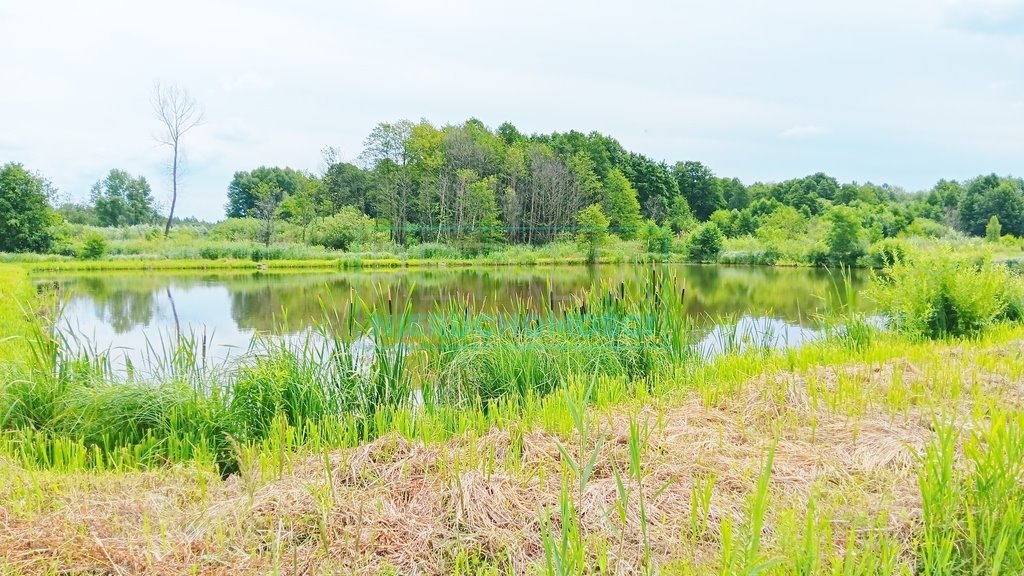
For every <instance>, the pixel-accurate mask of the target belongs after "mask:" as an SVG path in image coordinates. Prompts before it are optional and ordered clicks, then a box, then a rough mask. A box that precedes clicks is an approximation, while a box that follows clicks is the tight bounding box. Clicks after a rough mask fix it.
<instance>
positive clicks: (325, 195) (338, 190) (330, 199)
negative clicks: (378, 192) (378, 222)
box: [317, 162, 373, 214]
mask: <svg viewBox="0 0 1024 576" xmlns="http://www.w3.org/2000/svg"><path fill="white" fill-rule="evenodd" d="M322 180H323V182H322V184H321V186H320V188H319V189H318V194H319V196H318V202H317V204H318V206H317V208H318V211H319V212H321V213H323V214H333V213H335V212H337V211H338V210H340V209H341V207H342V206H354V207H355V208H357V209H358V210H360V211H362V212H364V213H366V214H372V212H371V211H372V209H373V207H372V204H371V202H370V200H371V197H372V194H373V174H372V173H370V172H367V171H366V170H363V169H362V168H360V167H358V166H356V165H355V164H349V163H347V162H335V163H333V164H331V165H330V166H329V167H328V168H327V171H326V172H325V173H324V175H323V178H322Z"/></svg>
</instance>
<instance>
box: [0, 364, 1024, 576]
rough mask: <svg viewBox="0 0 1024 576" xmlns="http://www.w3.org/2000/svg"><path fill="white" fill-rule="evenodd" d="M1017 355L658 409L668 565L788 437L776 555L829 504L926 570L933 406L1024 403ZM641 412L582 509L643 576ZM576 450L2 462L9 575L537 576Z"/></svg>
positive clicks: (548, 445)
mask: <svg viewBox="0 0 1024 576" xmlns="http://www.w3.org/2000/svg"><path fill="white" fill-rule="evenodd" d="M1000 354H1012V355H1017V356H1019V354H1020V346H1019V345H1018V344H1014V345H1013V346H1011V347H1009V348H1006V349H1003V348H993V349H989V350H986V351H985V355H986V358H987V360H986V359H985V358H982V359H979V358H978V357H977V354H976V352H975V353H970V354H967V353H965V352H964V351H963V350H959V349H956V348H951V349H948V350H945V351H944V353H943V354H936V355H934V361H933V362H929V363H927V364H922V363H917V364H915V363H912V362H911V361H910V360H906V359H901V360H895V361H888V362H882V363H878V364H874V365H871V364H850V365H841V366H836V367H818V368H812V369H810V370H807V371H804V372H801V373H778V374H773V375H768V376H755V377H752V378H750V379H749V380H748V381H747V382H746V383H745V384H744V385H742V386H740V387H739V389H738V390H735V393H733V394H729V395H725V396H721V397H719V398H718V399H716V400H714V401H712V402H708V401H706V400H701V399H700V398H699V395H698V394H691V395H689V396H687V397H685V398H684V399H682V400H678V401H675V402H673V403H672V404H671V405H665V406H658V407H652V406H648V407H645V408H643V409H641V411H640V416H639V417H640V419H641V420H642V421H646V422H649V423H650V425H651V436H650V438H649V441H648V442H647V444H646V448H645V453H644V455H643V456H644V462H645V470H646V476H645V477H644V478H645V479H644V486H643V488H644V492H645V494H648V495H649V499H648V501H647V511H646V512H647V517H648V528H649V534H650V541H649V544H650V551H651V553H652V555H653V557H654V559H655V560H656V562H657V564H658V565H661V566H669V567H671V566H676V567H679V569H680V570H681V571H684V572H685V571H690V570H695V571H704V570H710V569H712V568H713V563H714V562H715V558H716V555H717V554H718V550H719V548H720V545H721V542H720V536H721V534H720V531H719V528H720V526H721V525H722V522H723V520H724V519H727V518H732V519H734V520H735V521H736V522H739V520H740V518H741V517H742V516H743V514H744V511H745V509H746V507H747V505H748V502H749V500H750V497H751V494H752V492H753V491H754V489H755V485H756V482H757V477H758V473H759V469H760V467H761V466H762V463H763V458H764V454H765V453H766V451H767V450H768V448H769V446H770V445H771V444H772V443H773V441H775V440H776V439H777V446H776V452H775V460H774V466H773V472H772V476H771V484H770V493H771V506H770V507H769V510H768V514H767V518H766V524H765V525H766V527H767V528H766V531H765V542H766V545H767V546H768V547H769V548H770V547H772V546H778V545H779V543H778V542H777V540H776V538H775V527H776V526H777V525H778V524H779V522H782V521H783V517H784V516H785V515H786V514H787V512H792V511H794V510H796V511H799V510H803V509H804V508H805V507H806V505H807V501H808V499H809V498H810V497H811V495H812V494H814V495H815V498H816V502H817V506H818V507H819V508H820V509H823V510H825V511H827V515H826V516H827V517H828V518H830V519H831V522H832V523H833V524H834V530H835V531H836V532H842V531H843V530H845V528H846V527H856V526H862V525H866V524H870V525H872V526H874V528H875V529H878V528H881V529H883V530H885V532H886V533H888V534H889V535H890V536H892V537H893V538H894V539H895V540H896V541H897V542H898V543H899V545H900V549H901V551H902V557H903V561H904V563H905V565H909V566H912V562H913V558H912V555H913V539H914V537H915V535H916V533H917V529H918V526H919V523H920V515H921V510H920V494H919V491H918V486H917V483H916V482H917V463H918V460H917V456H918V454H920V453H921V451H922V450H923V449H924V447H925V446H926V445H927V444H928V443H929V442H930V440H931V439H932V438H933V432H932V430H931V423H932V421H933V420H932V419H933V418H934V417H935V414H936V413H937V411H938V412H944V411H949V410H952V412H951V413H950V414H949V415H950V416H952V417H954V418H957V419H958V420H959V419H960V417H961V416H962V417H963V418H964V420H963V421H965V422H966V421H968V416H967V415H968V414H969V413H970V412H971V411H972V410H973V409H974V408H973V407H972V406H971V402H970V401H966V400H964V399H969V398H978V399H979V400H978V402H981V401H982V400H980V399H981V398H988V399H991V398H999V399H1001V400H1002V401H1006V402H1020V401H1021V398H1024V394H1022V391H1024V384H1022V380H1021V378H1020V376H1019V374H1014V373H1012V371H1010V370H1008V369H1007V370H1002V371H1000V370H999V369H998V368H997V367H996V363H997V362H998V359H999V358H1000ZM1017 356H1014V357H1015V358H1016V357H1017ZM965 390H966V392H964V391H965ZM972 391H973V392H972ZM961 400H964V401H961ZM635 416H636V413H635V411H632V412H631V409H630V408H628V407H620V408H618V409H616V410H613V411H610V412H604V413H600V414H595V415H594V418H595V426H596V430H597V432H596V433H595V436H594V437H600V438H601V439H602V440H603V442H604V443H603V445H602V449H601V452H600V456H599V458H598V460H597V463H596V466H595V472H594V476H593V478H592V479H591V481H590V482H589V483H588V484H587V486H586V489H585V492H584V493H583V494H582V498H581V500H580V501H579V502H578V503H577V509H578V511H579V517H580V522H581V525H582V528H583V531H584V533H585V534H586V535H587V538H589V539H591V541H593V542H594V543H596V544H598V545H600V544H602V543H603V544H605V545H607V546H608V547H609V548H611V553H610V554H611V555H612V556H613V557H615V558H617V559H618V560H620V561H621V562H622V565H623V566H625V567H626V569H625V572H629V571H630V568H629V567H633V566H637V565H639V559H640V557H641V554H642V553H643V543H642V539H641V531H640V523H641V521H640V514H639V511H638V509H637V507H636V501H635V500H634V501H632V502H631V504H630V506H629V508H628V509H627V510H626V515H625V518H626V520H625V522H624V523H623V522H622V521H621V519H620V517H619V516H618V515H617V514H613V513H612V511H613V510H614V509H615V506H616V502H617V500H618V492H617V486H616V481H615V477H614V470H615V469H616V468H618V469H622V467H624V466H628V464H627V461H628V440H629V421H630V418H631V417H635ZM560 441H561V442H565V443H566V444H567V445H568V449H569V450H570V451H572V450H575V449H576V448H577V447H575V446H574V445H573V443H572V441H571V440H567V439H565V438H559V437H557V436H555V435H553V434H551V433H548V432H544V431H526V432H522V433H520V432H519V431H516V430H514V429H512V430H492V431H491V432H489V433H488V434H486V435H484V436H481V437H460V438H456V439H454V440H451V441H448V442H446V443H441V444H431V445H423V444H417V443H410V442H408V441H406V440H405V439H403V438H401V437H398V436H388V437H385V438H382V439H379V440H377V441H375V442H373V443H371V444H368V445H365V446H362V447H360V448H357V449H352V450H344V451H333V452H330V453H327V454H308V455H302V456H299V455H296V456H295V457H294V458H293V459H292V461H291V462H290V463H289V466H288V468H287V469H286V470H285V471H284V472H283V473H282V474H274V473H263V472H262V471H260V470H257V469H256V467H255V466H251V467H250V468H251V469H248V470H244V471H243V474H242V475H240V476H234V477H232V478H230V479H229V480H228V481H224V482H222V481H220V480H219V478H218V477H217V476H216V475H215V474H214V473H213V472H212V471H205V470H195V469H190V468H184V467H179V468H173V469H168V470H162V471H158V472H146V473H143V472H132V473H117V474H115V473H97V474H85V473H83V474H55V473H50V472H38V471H28V470H24V469H21V468H18V467H16V466H13V465H11V464H10V463H3V462H0V478H2V479H3V483H2V484H0V560H2V562H3V564H0V566H4V567H5V568H6V569H8V570H10V571H13V572H15V573H24V574H37V573H46V572H48V571H49V572H59V573H82V572H84V573H103V574H141V573H145V574H182V573H193V572H194V573H201V574H228V573H230V574H257V573H267V572H274V571H278V572H281V573H289V574H291V573H294V574H318V573H338V572H341V573H375V572H386V571H392V572H396V573H401V574H443V573H450V572H452V571H453V566H455V565H456V564H457V563H458V562H459V561H460V559H461V560H462V561H465V560H466V559H471V560H472V559H475V560H483V561H486V562H487V563H488V564H494V565H497V566H500V567H503V568H505V569H508V570H511V571H512V572H514V573H526V572H530V571H531V569H533V568H536V567H537V566H538V564H539V563H540V562H541V561H542V559H543V548H542V541H541V525H540V522H541V521H540V518H541V514H540V512H541V511H542V510H543V509H545V508H548V509H550V510H552V513H556V512H557V506H556V503H557V500H558V496H559V490H560V488H561V478H562V471H563V467H564V463H563V462H562V458H561V455H560V452H559V450H558V447H557V443H558V442H560ZM243 468H244V467H243ZM709 479H713V483H714V495H713V498H712V499H711V505H710V508H709V510H708V519H709V522H708V529H707V531H706V532H705V533H702V534H700V535H699V537H696V538H693V537H690V536H689V534H690V526H691V524H690V522H691V510H692V503H691V496H692V494H693V492H694V490H695V487H696V486H697V485H698V483H699V482H706V481H709ZM879 523H880V525H879ZM854 533H856V532H854ZM837 542H838V544H837V545H838V546H842V545H843V542H842V539H841V538H840V539H838V540H837Z"/></svg>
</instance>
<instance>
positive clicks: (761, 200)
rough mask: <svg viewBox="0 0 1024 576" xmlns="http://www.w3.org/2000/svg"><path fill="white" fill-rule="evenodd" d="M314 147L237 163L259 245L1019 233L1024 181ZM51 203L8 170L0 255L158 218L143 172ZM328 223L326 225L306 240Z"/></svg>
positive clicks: (591, 145) (373, 139)
mask: <svg viewBox="0 0 1024 576" xmlns="http://www.w3.org/2000/svg"><path fill="white" fill-rule="evenodd" d="M172 146H173V144H172ZM323 155H324V160H325V162H324V164H325V168H324V169H323V170H322V171H321V172H320V173H318V174H313V173H309V172H303V171H300V170H295V169H292V168H288V167H274V166H263V167H258V168H255V169H251V170H242V171H238V172H236V173H235V174H234V176H233V178H232V179H231V182H230V183H229V184H228V190H227V191H228V202H227V205H226V207H225V215H226V216H227V217H228V218H251V219H255V220H256V221H258V222H259V223H260V226H259V238H260V239H261V240H263V241H265V242H267V243H269V242H270V241H271V240H272V238H273V237H274V227H275V225H277V224H278V223H281V222H286V223H288V224H289V225H292V226H298V227H300V228H301V229H302V231H303V232H302V238H303V240H308V241H309V242H317V243H322V244H330V245H331V247H335V248H346V247H347V245H348V244H351V242H352V241H353V239H354V236H353V235H352V233H351V229H356V228H367V229H370V228H372V229H373V230H376V231H383V232H384V234H385V235H386V236H388V237H389V239H390V240H391V241H393V242H394V243H396V244H399V245H409V244H414V243H422V242H437V243H453V244H464V245H475V246H488V245H499V244H533V245H537V244H544V243H547V242H550V241H551V240H553V239H555V238H556V237H557V236H558V235H559V234H563V233H565V232H566V231H573V230H577V229H579V228H580V227H581V221H580V218H581V214H584V218H585V220H586V221H587V222H590V223H591V224H592V223H593V222H598V223H600V222H601V221H602V220H601V218H605V219H607V227H608V229H609V231H611V232H612V233H614V234H616V235H617V236H619V237H621V238H623V239H627V240H628V239H633V238H636V237H637V236H638V235H641V234H649V233H650V231H651V230H652V229H657V230H658V232H659V233H661V234H664V235H673V234H675V235H678V234H680V233H684V232H689V231H691V230H692V229H694V228H695V227H696V226H698V225H701V224H702V223H708V224H709V225H712V224H713V226H714V227H715V228H717V229H718V230H719V231H720V232H721V233H722V234H723V235H724V236H727V237H742V236H750V235H759V236H765V235H766V234H767V235H768V236H771V234H781V235H783V236H790V237H791V236H793V235H794V234H798V233H800V231H802V230H805V229H806V228H807V226H808V225H809V223H811V222H814V221H815V220H821V219H826V220H828V221H829V222H831V223H832V224H833V226H838V224H836V223H837V222H846V223H848V224H849V225H851V226H854V227H856V228H859V229H861V230H865V231H867V233H868V234H869V235H870V236H871V238H872V239H879V238H887V237H894V236H897V235H899V234H901V233H905V232H907V231H908V230H909V231H912V232H914V233H919V234H924V235H929V234H933V233H934V234H936V235H937V234H938V232H936V230H938V229H943V230H946V229H954V230H958V231H960V232H962V233H964V234H967V235H973V236H983V235H985V234H986V233H989V234H991V231H992V228H991V223H992V221H993V220H995V221H996V222H997V223H998V225H999V233H1001V234H1011V235H1014V236H1021V235H1024V184H1022V181H1021V179H1020V178H1014V177H1004V176H998V175H995V174H991V175H983V176H979V177H977V178H973V179H971V180H968V181H965V182H957V181H953V180H941V181H939V182H938V183H937V184H936V185H935V186H934V187H933V188H932V189H931V190H928V191H923V192H916V193H908V192H906V191H904V190H902V189H900V188H896V187H893V186H889V185H875V184H871V183H866V184H859V183H856V182H851V183H840V182H839V181H838V180H837V179H836V178H834V177H832V176H829V175H827V174H823V173H817V174H812V175H809V176H806V177H802V178H795V179H791V180H787V181H783V182H774V183H763V182H756V183H752V184H749V185H747V184H744V183H743V182H741V181H740V180H739V179H737V178H730V177H721V176H718V175H716V174H715V173H714V172H713V171H712V170H711V169H710V168H709V167H708V166H705V165H704V164H702V163H701V162H698V161H680V162H675V163H674V164H671V165H670V164H668V163H666V162H664V161H658V160H655V159H652V158H649V157H647V156H645V155H643V154H640V153H637V152H632V151H628V150H626V149H625V148H624V147H623V146H622V145H621V144H620V143H619V142H618V141H617V140H615V139H614V138H612V137H610V136H607V135H604V134H600V133H597V132H591V133H589V134H584V133H582V132H577V131H570V132H565V133H559V132H554V133H550V134H532V135H526V134H523V133H522V132H520V131H519V130H518V129H517V128H516V127H515V126H513V125H512V124H510V123H504V124H502V125H500V126H498V127H497V129H490V128H488V127H487V126H485V125H484V124H483V123H482V122H480V121H479V120H476V119H470V120H467V121H466V122H463V123H461V124H453V125H446V126H435V125H433V124H431V123H429V122H426V121H421V122H418V123H413V122H410V121H405V120H403V121H399V122H393V123H381V124H378V125H377V126H376V127H375V128H374V129H373V130H372V131H371V133H370V134H369V135H368V136H367V138H366V140H365V142H364V146H363V150H362V152H361V153H360V154H359V156H358V158H357V159H356V160H355V161H354V162H345V161H341V160H339V159H338V154H337V152H336V151H335V150H333V149H330V148H328V149H325V150H324V154H323ZM52 203H53V194H52V189H51V187H50V186H49V185H48V184H47V183H46V181H45V179H44V178H42V177H40V176H39V175H35V174H32V173H30V172H29V171H27V170H26V169H25V168H23V167H22V166H21V165H19V164H14V163H9V164H7V165H6V166H4V167H3V169H2V171H0V236H2V238H0V250H3V251H46V250H47V249H48V248H49V246H50V240H52V234H50V233H49V232H48V230H50V229H52V228H53V226H54V225H55V224H58V223H60V222H62V221H63V222H70V223H75V224H88V225H94V226H132V225H137V224H149V223H155V222H156V221H157V220H158V219H159V218H160V215H159V213H158V210H157V207H156V206H155V204H154V202H153V198H152V192H151V190H150V187H149V184H148V183H147V182H146V180H145V178H144V177H141V176H133V175H131V174H128V173H126V172H124V171H121V170H116V169H115V170H111V171H110V172H109V173H108V174H107V176H106V177H105V178H103V179H101V180H99V181H97V183H96V184H95V185H94V186H93V188H92V191H91V194H90V199H89V201H88V203H86V204H67V203H65V204H63V205H60V206H57V207H56V209H54V208H52V207H51V204H52ZM588 209H590V210H589V212H587V210H588ZM595 211H599V212H600V217H598V215H597V214H596V213H595ZM168 222H169V220H168ZM324 222H333V223H334V224H335V228H337V230H334V231H333V232H332V233H329V234H324V233H319V234H315V233H314V234H311V235H310V237H309V238H307V237H306V232H305V231H306V230H307V229H309V228H311V227H315V226H314V225H315V224H317V223H320V224H322V223H324ZM320 229H321V230H323V226H321V227H320ZM346 230H349V233H347V235H346V233H345V231H346ZM766 231H772V232H771V234H769V233H768V232H766ZM48 238H49V240H48ZM338 238H341V239H340V240H339V239H338ZM325 239H326V240H325Z"/></svg>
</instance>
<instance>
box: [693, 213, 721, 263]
mask: <svg viewBox="0 0 1024 576" xmlns="http://www.w3.org/2000/svg"><path fill="white" fill-rule="evenodd" d="M723 241H724V236H723V235H722V231H721V230H719V229H718V226H716V225H715V223H714V222H709V223H707V224H705V225H703V226H701V227H700V228H699V229H697V231H696V232H695V233H694V234H693V236H691V237H690V243H689V246H688V248H687V254H688V255H689V258H690V260H693V261H695V262H717V261H718V257H719V256H721V254H722V242H723Z"/></svg>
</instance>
